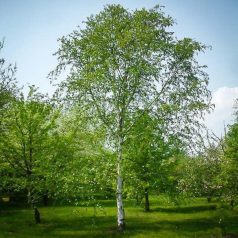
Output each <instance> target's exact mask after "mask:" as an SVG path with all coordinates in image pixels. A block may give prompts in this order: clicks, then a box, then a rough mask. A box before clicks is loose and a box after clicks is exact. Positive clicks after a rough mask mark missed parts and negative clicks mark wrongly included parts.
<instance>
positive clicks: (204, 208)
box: [152, 205, 217, 213]
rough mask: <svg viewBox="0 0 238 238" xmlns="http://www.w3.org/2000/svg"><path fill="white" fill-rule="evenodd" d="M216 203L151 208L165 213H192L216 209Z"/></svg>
mask: <svg viewBox="0 0 238 238" xmlns="http://www.w3.org/2000/svg"><path fill="white" fill-rule="evenodd" d="M216 209H217V206H216V205H201V206H189V207H157V208H155V209H153V210H152V212H153V211H155V212H166V213H194V212H203V211H212V210H216Z"/></svg>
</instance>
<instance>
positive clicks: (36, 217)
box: [34, 207, 41, 224]
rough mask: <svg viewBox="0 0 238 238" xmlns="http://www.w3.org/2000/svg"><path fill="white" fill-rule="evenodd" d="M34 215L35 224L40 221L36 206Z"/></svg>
mask: <svg viewBox="0 0 238 238" xmlns="http://www.w3.org/2000/svg"><path fill="white" fill-rule="evenodd" d="M34 215H35V222H36V224H39V223H41V219H40V212H39V210H38V209H37V208H36V207H34Z"/></svg>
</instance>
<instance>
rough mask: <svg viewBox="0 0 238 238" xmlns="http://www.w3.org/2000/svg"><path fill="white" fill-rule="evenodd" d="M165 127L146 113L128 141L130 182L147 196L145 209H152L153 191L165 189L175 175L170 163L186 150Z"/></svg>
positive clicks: (128, 176) (126, 164) (134, 188)
mask: <svg viewBox="0 0 238 238" xmlns="http://www.w3.org/2000/svg"><path fill="white" fill-rule="evenodd" d="M138 113H140V112H138ZM163 129H164V128H163V125H162V124H159V123H158V120H157V119H156V118H154V117H151V116H150V115H148V113H144V114H143V116H141V118H140V120H139V121H137V122H136V123H135V124H134V126H133V128H132V129H131V133H130V137H129V138H128V139H127V141H126V143H125V150H126V151H127V155H126V163H125V171H126V172H125V173H126V174H127V175H126V177H127V181H126V185H127V186H128V185H130V186H129V187H131V189H132V193H134V194H136V197H137V199H138V197H141V196H144V201H145V211H149V210H150V203H149V193H150V192H153V191H154V192H155V191H156V193H159V191H162V190H163V188H164V187H165V186H164V183H165V181H166V178H168V177H169V176H171V174H169V173H167V174H166V172H169V170H168V164H169V163H170V162H172V160H173V159H172V158H175V157H176V156H178V155H179V153H180V150H181V151H182V144H181V143H179V141H178V140H177V139H176V138H174V137H172V136H170V137H169V138H164V133H163V131H164V130H163ZM174 162H175V161H174ZM129 178H130V179H129ZM166 185H168V184H167V183H166ZM164 192H165V191H164Z"/></svg>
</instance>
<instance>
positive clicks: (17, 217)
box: [0, 198, 238, 238]
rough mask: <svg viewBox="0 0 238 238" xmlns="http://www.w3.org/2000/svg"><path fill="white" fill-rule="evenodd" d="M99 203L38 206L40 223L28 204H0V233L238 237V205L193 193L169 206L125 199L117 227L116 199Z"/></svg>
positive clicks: (22, 237)
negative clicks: (121, 225)
mask: <svg viewBox="0 0 238 238" xmlns="http://www.w3.org/2000/svg"><path fill="white" fill-rule="evenodd" d="M101 204H102V208H97V209H94V208H93V207H83V206H77V207H74V206H51V207H40V208H39V210H40V212H41V217H42V223H41V224H35V223H34V220H33V213H32V211H31V210H30V209H26V208H13V207H5V208H3V209H0V237H1V238H5V237H17V238H34V237H49V238H51V237H52V238H53V237H54V238H55V237H61V238H71V237H72V238H73V237H74V238H75V237H84V238H86V237H87V238H90V237H149V238H150V237H152V238H153V237H238V210H237V208H235V209H233V210H231V209H227V208H226V209H225V208H221V207H220V205H219V204H218V203H217V204H216V203H212V204H210V203H207V202H206V201H205V200H204V199H196V200H194V201H193V202H192V203H190V204H189V203H188V204H186V205H180V206H172V205H171V204H169V203H168V204H166V202H165V201H161V200H159V199H157V198H154V200H153V202H152V207H151V208H152V209H151V212H149V213H145V212H144V211H143V208H142V207H137V206H135V205H134V202H133V201H128V202H127V203H126V209H125V211H126V231H125V232H124V233H122V234H120V233H118V232H117V228H116V207H115V202H114V201H102V202H101Z"/></svg>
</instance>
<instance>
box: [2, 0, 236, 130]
mask: <svg viewBox="0 0 238 238" xmlns="http://www.w3.org/2000/svg"><path fill="white" fill-rule="evenodd" d="M110 3H119V4H121V5H123V6H124V7H126V8H129V9H135V8H141V7H145V8H151V7H154V6H155V5H156V4H160V5H163V6H165V12H166V13H167V14H169V15H171V16H172V17H173V18H175V19H176V21H177V25H175V26H174V29H173V30H174V32H175V35H177V36H178V37H179V38H180V37H184V36H188V37H191V38H193V39H196V40H198V41H200V42H203V43H205V44H207V45H211V46H212V50H211V51H209V50H208V51H207V52H206V53H205V54H204V55H201V56H200V57H199V60H200V62H201V63H203V64H207V65H208V69H207V72H208V73H209V75H210V85H209V88H210V89H211V90H212V92H213V95H214V99H213V102H214V103H215V104H216V109H215V111H214V113H213V114H212V115H210V116H208V117H207V124H208V126H209V127H210V128H211V129H212V130H214V131H215V132H216V133H217V134H219V133H221V132H222V131H221V130H222V127H223V123H224V122H225V123H230V122H231V120H232V105H233V99H234V98H235V97H238V14H237V13H238V1H236V0H216V1H215V0H199V1H194V0H160V1H155V0H133V1H129V0H127V1H123V0H121V1H112V0H111V1H109V0H108V1H106V0H97V1H96V0H87V1H83V0H40V1H37V0H21V1H19V0H0V16H1V18H0V39H1V38H3V37H5V47H4V49H3V52H2V55H3V57H4V58H5V59H6V60H7V61H8V62H16V63H17V66H18V72H17V78H18V81H19V83H20V84H21V85H26V84H27V83H29V84H35V85H36V86H39V87H40V89H41V91H43V92H50V93H51V92H52V88H51V86H50V83H49V80H48V79H47V78H46V76H47V74H48V73H49V72H50V70H52V69H53V68H54V67H55V66H56V63H57V62H56V58H55V57H54V56H52V54H53V53H54V52H55V51H56V50H57V48H58V42H57V39H58V38H59V37H61V36H63V35H66V34H69V33H71V32H72V31H73V30H74V29H75V28H76V27H77V25H81V23H82V21H84V20H85V19H86V17H87V16H89V15H91V14H96V13H98V12H99V11H100V10H102V9H103V6H104V5H106V4H110Z"/></svg>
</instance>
